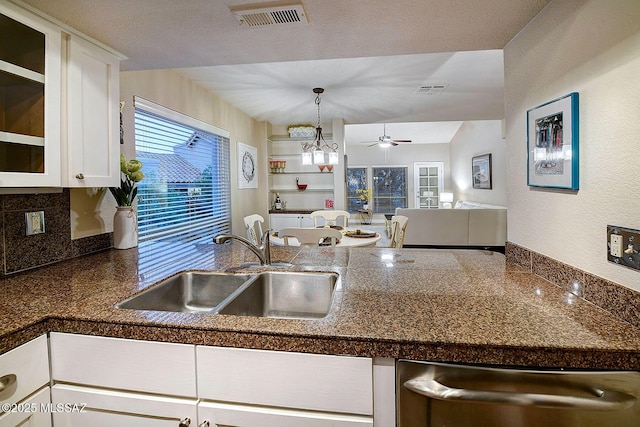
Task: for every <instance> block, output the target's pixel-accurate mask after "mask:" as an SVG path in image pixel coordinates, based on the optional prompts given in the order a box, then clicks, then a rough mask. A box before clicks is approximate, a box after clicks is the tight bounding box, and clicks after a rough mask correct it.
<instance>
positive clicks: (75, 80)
mask: <svg viewBox="0 0 640 427" xmlns="http://www.w3.org/2000/svg"><path fill="white" fill-rule="evenodd" d="M67 46H68V58H67V62H66V63H67V76H66V77H67V82H68V87H67V90H68V95H67V117H66V121H65V123H66V135H67V138H66V144H63V149H64V150H63V153H64V156H63V165H64V164H65V162H64V160H66V171H65V173H64V174H63V184H64V185H65V186H67V187H110V186H118V185H119V184H120V107H119V105H120V103H119V96H120V95H119V90H120V89H119V79H120V76H119V70H120V61H119V60H118V58H116V57H115V56H113V55H112V54H111V53H109V52H107V51H106V50H104V49H102V48H101V47H99V46H96V45H94V44H92V43H89V42H87V41H85V40H82V39H81V38H79V37H77V36H74V35H71V36H69V37H68V38H67Z"/></svg>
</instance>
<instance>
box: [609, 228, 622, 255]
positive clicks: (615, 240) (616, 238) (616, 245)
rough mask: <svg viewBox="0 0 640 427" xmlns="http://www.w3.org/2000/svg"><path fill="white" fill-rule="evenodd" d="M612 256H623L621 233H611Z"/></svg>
mask: <svg viewBox="0 0 640 427" xmlns="http://www.w3.org/2000/svg"><path fill="white" fill-rule="evenodd" d="M610 252H611V256H617V257H621V256H622V236H621V235H619V234H612V235H611V251H610Z"/></svg>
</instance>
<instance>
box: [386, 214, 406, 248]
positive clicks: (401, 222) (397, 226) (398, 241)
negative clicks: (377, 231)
mask: <svg viewBox="0 0 640 427" xmlns="http://www.w3.org/2000/svg"><path fill="white" fill-rule="evenodd" d="M408 223H409V218H407V217H406V216H403V215H394V216H392V217H391V230H392V234H391V240H390V243H389V247H390V248H396V249H400V248H402V245H403V244H404V234H405V232H406V230H407V224H408Z"/></svg>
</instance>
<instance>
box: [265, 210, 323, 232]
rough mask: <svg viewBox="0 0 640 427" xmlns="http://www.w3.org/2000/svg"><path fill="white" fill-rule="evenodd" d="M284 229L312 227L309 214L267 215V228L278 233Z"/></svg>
mask: <svg viewBox="0 0 640 427" xmlns="http://www.w3.org/2000/svg"><path fill="white" fill-rule="evenodd" d="M286 227H313V220H312V219H311V216H310V215H309V214H296V213H286V214H285V213H282V214H269V228H271V229H272V230H275V231H278V230H282V229H283V228H286Z"/></svg>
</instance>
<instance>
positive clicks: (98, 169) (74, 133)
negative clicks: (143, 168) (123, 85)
mask: <svg viewBox="0 0 640 427" xmlns="http://www.w3.org/2000/svg"><path fill="white" fill-rule="evenodd" d="M27 8H29V7H28V6H24V7H21V6H19V5H16V4H13V3H9V2H0V39H7V40H11V41H12V42H11V43H4V44H1V45H0V187H60V186H64V187H108V186H117V185H119V183H120V172H119V171H120V159H119V158H120V144H119V141H120V110H119V105H120V103H119V96H120V94H119V81H120V76H119V72H120V59H123V58H124V56H123V55H121V54H119V53H117V52H115V51H112V50H110V49H108V48H106V47H104V46H102V45H99V43H97V42H95V43H94V42H93V41H91V40H90V39H89V38H87V37H86V36H83V35H82V34H81V33H79V32H77V31H75V30H73V29H71V28H69V27H67V26H65V25H64V24H62V23H60V22H59V21H56V20H55V19H53V18H51V17H49V16H47V15H45V14H43V13H41V12H39V11H36V10H35V9H30V8H29V9H27Z"/></svg>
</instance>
